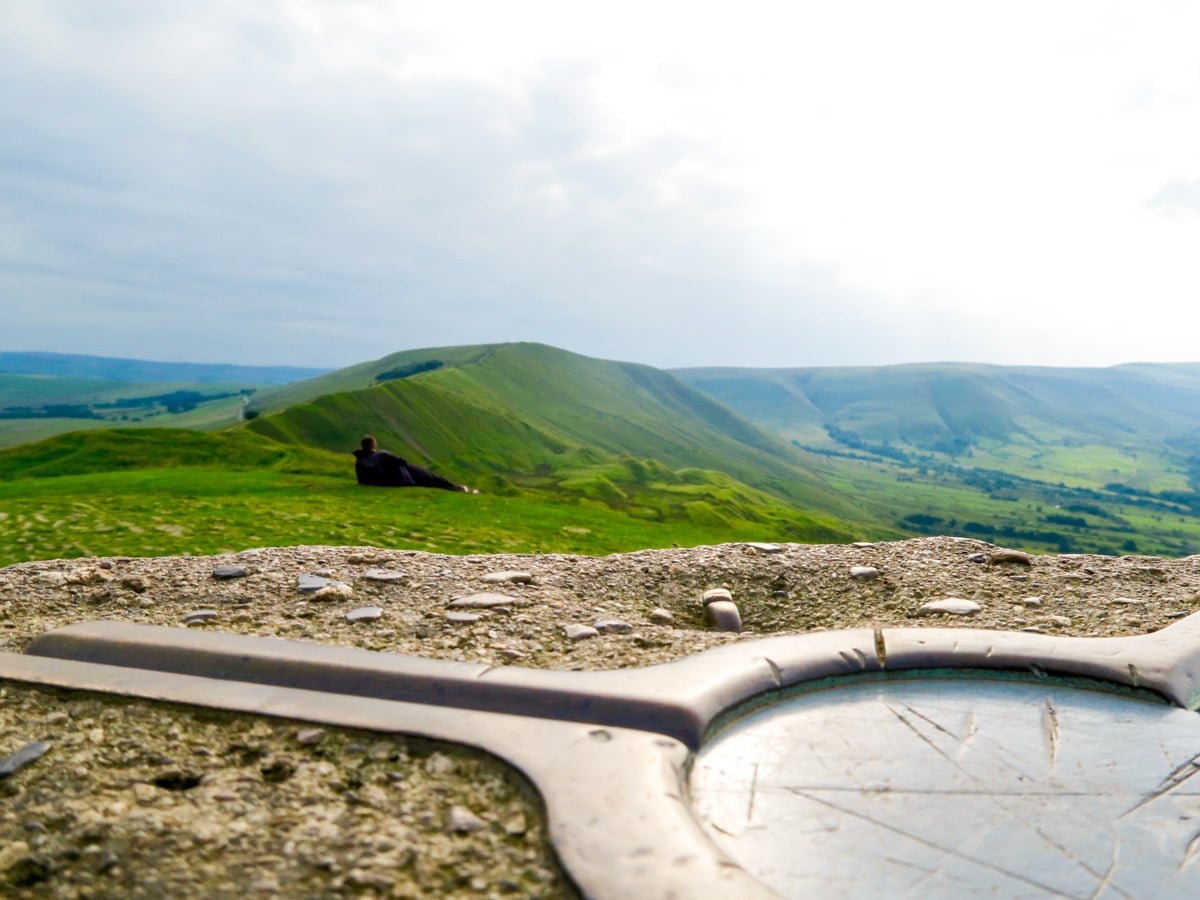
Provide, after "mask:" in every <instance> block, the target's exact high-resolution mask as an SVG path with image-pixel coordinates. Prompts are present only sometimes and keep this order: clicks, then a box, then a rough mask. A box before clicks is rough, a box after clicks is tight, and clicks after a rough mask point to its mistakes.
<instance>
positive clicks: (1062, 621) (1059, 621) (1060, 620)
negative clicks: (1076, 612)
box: [1045, 616, 1071, 627]
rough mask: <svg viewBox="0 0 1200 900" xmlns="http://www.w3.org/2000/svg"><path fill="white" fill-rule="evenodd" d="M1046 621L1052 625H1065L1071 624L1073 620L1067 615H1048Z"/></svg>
mask: <svg viewBox="0 0 1200 900" xmlns="http://www.w3.org/2000/svg"><path fill="white" fill-rule="evenodd" d="M1045 621H1047V622H1049V623H1051V624H1052V625H1062V626H1064V627H1066V626H1068V625H1070V624H1071V620H1070V619H1069V618H1068V617H1067V616H1046V619H1045Z"/></svg>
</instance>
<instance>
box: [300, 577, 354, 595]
mask: <svg viewBox="0 0 1200 900" xmlns="http://www.w3.org/2000/svg"><path fill="white" fill-rule="evenodd" d="M333 586H341V587H349V585H348V584H343V583H342V582H340V581H333V580H331V579H329V578H326V577H325V576H324V575H307V574H305V575H300V576H298V577H297V578H296V590H298V591H299V592H300V593H302V594H315V593H317V592H318V591H321V590H324V589H325V588H327V587H333Z"/></svg>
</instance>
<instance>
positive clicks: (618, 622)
mask: <svg viewBox="0 0 1200 900" xmlns="http://www.w3.org/2000/svg"><path fill="white" fill-rule="evenodd" d="M592 627H593V628H595V629H596V630H597V631H599V632H600V633H601V634H629V633H630V632H631V631H633V626H632V625H630V624H629V623H628V622H626V621H625V620H624V619H597V620H596V621H595V622H593V623H592Z"/></svg>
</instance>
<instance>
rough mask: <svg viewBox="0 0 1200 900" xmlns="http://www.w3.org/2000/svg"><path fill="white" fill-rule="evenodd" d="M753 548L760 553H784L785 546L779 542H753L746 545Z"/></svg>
mask: <svg viewBox="0 0 1200 900" xmlns="http://www.w3.org/2000/svg"><path fill="white" fill-rule="evenodd" d="M746 546H747V547H749V548H750V549H751V550H757V551H758V552H759V553H782V552H783V548H782V547H780V546H779V545H778V544H759V543H754V542H751V543H749V544H747V545H746Z"/></svg>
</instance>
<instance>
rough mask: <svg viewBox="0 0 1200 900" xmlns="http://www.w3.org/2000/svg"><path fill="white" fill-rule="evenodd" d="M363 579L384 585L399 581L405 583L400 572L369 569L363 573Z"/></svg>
mask: <svg viewBox="0 0 1200 900" xmlns="http://www.w3.org/2000/svg"><path fill="white" fill-rule="evenodd" d="M363 578H365V579H366V580H367V581H381V582H383V583H384V584H394V583H395V582H397V581H403V580H404V576H403V575H402V574H401V573H399V572H389V571H387V570H386V569H367V571H365V572H363Z"/></svg>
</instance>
